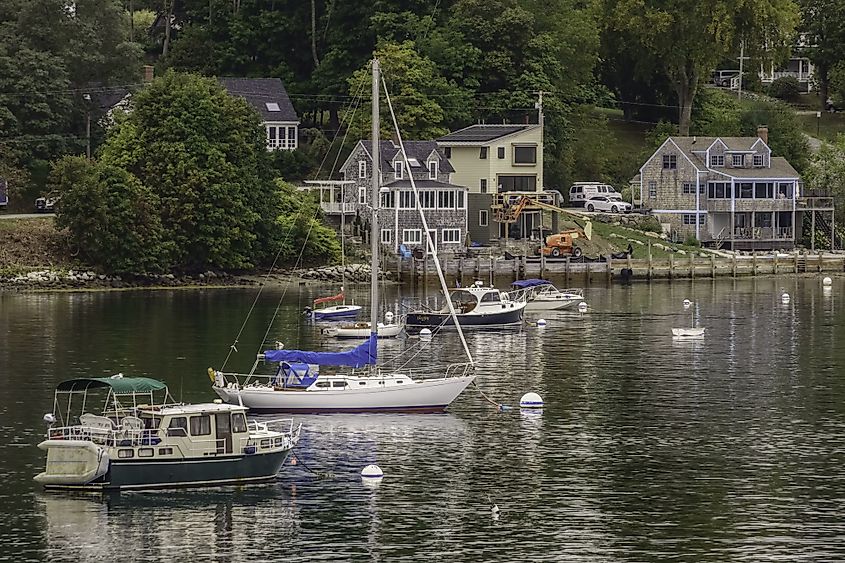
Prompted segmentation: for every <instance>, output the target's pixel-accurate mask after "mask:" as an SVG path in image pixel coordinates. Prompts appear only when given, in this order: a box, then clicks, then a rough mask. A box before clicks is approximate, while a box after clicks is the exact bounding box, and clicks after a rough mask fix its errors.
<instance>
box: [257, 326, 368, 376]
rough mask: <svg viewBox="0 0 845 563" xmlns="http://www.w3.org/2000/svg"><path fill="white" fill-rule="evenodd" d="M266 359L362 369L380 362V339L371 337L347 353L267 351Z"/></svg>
mask: <svg viewBox="0 0 845 563" xmlns="http://www.w3.org/2000/svg"><path fill="white" fill-rule="evenodd" d="M264 359H265V360H269V361H271V362H287V363H289V364H290V363H302V364H312V365H318V366H349V367H353V368H360V367H362V366H365V365H375V364H376V362H377V360H378V337H377V336H376V335H373V334H371V335H370V337H369V338H368V339H367V340H366V341H365V342H363V343H362V344H360V345H359V346H356V347H355V348H353V349H352V350H347V351H346V352H309V351H306V350H266V351H265V352H264Z"/></svg>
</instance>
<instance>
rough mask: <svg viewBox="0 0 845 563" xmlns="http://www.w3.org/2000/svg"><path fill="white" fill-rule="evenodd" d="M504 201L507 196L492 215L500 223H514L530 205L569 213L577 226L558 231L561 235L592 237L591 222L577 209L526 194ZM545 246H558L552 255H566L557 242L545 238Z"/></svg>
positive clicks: (589, 238)
mask: <svg viewBox="0 0 845 563" xmlns="http://www.w3.org/2000/svg"><path fill="white" fill-rule="evenodd" d="M503 195H507V194H503ZM506 201H507V198H504V199H503V202H502V205H501V207H500V208H498V209H496V214H495V216H494V218H495V219H496V221H498V222H500V223H507V224H510V223H516V221H517V219H519V216H520V215H521V214H522V212H523V211H525V209H526V208H528V207H531V208H535V209H543V210H546V211H552V212H555V213H564V214H566V215H569V216H570V217H573V220H574V221H575V224H576V225H578V227H579V228H577V229H567V230H564V231H561V232H560V233H559V234H561V235H573V234H574V235H575V237H573V238H578V237H579V236H580V237H584V238H585V239H587V240H591V239H592V237H593V224H592V222H591V221H590V220H589V219H588V218H587V216H586V215H584V214H583V213H580V212H578V211H571V210H569V209H563V208H561V207H557V206H555V205H550V204H548V203H545V202H542V201H540V200H539V199H538V198H535V197H531V196H528V195H522V196H520V198H519V199H518V200H516V201H515V202H514V203H513V204H511V205H507V203H505V202H506ZM554 236H556V235H555V234H552V235H550V237H554ZM546 246H547V247H552V248H554V247H559V248H558V254H553V256H565V255H566V254H561V252H562V247H560V245H558V244H556V245H554V246H552V245H549V244H548V239H547V242H546ZM570 247H571V242H570ZM579 252H580V250H579ZM578 256H580V254H578Z"/></svg>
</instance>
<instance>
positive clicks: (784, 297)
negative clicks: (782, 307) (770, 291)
mask: <svg viewBox="0 0 845 563" xmlns="http://www.w3.org/2000/svg"><path fill="white" fill-rule="evenodd" d="M780 300H781V301H783V302H784V303H789V294H788V293H787V292H785V291H784V292H783V293H781V295H780Z"/></svg>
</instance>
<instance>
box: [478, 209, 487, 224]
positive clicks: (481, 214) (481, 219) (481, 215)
mask: <svg viewBox="0 0 845 563" xmlns="http://www.w3.org/2000/svg"><path fill="white" fill-rule="evenodd" d="M488 224H489V223H488V219H487V210H486V209H479V210H478V226H479V227H486V226H487V225H488Z"/></svg>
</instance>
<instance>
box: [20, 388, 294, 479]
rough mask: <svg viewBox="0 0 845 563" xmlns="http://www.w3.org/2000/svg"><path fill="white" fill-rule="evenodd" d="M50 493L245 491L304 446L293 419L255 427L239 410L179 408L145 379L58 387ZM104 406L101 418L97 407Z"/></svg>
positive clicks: (49, 448) (47, 443) (49, 439)
mask: <svg viewBox="0 0 845 563" xmlns="http://www.w3.org/2000/svg"><path fill="white" fill-rule="evenodd" d="M53 405H54V406H53V412H52V413H49V414H47V415H45V416H44V419H45V421H46V422H47V423H48V424H49V426H48V428H47V435H46V439H45V440H44V441H42V442H41V443H40V444H38V447H39V448H40V449H42V450H45V451H46V452H47V463H46V467H45V470H44V471H43V472H41V473H39V474H38V475H36V476H35V480H36V481H37V482H38V483H40V484H41V485H43V486H44V487H45V488H47V489H81V490H122V489H158V488H171V487H198V486H212V485H225V484H247V483H254V482H261V481H269V480H272V479H275V478H276V475H277V474H278V472H279V470H280V469H281V467H282V465H283V464H284V462H285V460H286V459H287V458H288V455H289V454H290V452H291V450H292V449H293V447H294V446H295V445H296V444H297V442H298V441H299V434H300V426H295V425H294V423H293V421H292V420H290V419H285V420H265V421H260V422H259V421H254V420H248V419H247V417H246V411H247V409H246V408H245V407H244V406H242V405H230V404H224V403H222V402H220V401H219V400H218V401H217V402H214V403H200V404H182V403H176V402H175V401H173V399H172V397H171V396H170V393H169V392H168V390H167V386H166V385H165V384H164V383H163V382H161V381H158V380H155V379H150V378H146V377H122V376H113V377H92V378H79V379H71V380H68V381H64V382H62V383H60V384H59V385H58V386H57V387H56V392H55V398H54V402H53ZM95 405H100V406H102V409H101V410H99V411H98V412H93V409H92V407H94V406H95Z"/></svg>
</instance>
